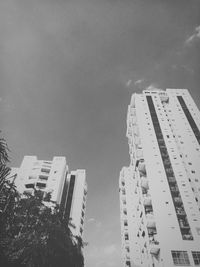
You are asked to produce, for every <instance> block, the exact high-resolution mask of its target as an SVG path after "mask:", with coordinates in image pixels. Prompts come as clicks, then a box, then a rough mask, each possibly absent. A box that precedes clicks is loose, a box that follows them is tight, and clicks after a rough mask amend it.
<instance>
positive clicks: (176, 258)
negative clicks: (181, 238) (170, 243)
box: [172, 250, 190, 266]
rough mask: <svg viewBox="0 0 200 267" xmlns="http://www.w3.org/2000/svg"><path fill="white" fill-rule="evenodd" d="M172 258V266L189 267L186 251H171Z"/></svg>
mask: <svg viewBox="0 0 200 267" xmlns="http://www.w3.org/2000/svg"><path fill="white" fill-rule="evenodd" d="M172 258H173V262H174V265H183V266H189V265H190V261H189V258H188V254H187V251H177V250H173V251H172Z"/></svg>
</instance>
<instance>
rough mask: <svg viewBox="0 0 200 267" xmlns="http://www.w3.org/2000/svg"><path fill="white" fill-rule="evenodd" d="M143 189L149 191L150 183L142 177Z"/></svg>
mask: <svg viewBox="0 0 200 267" xmlns="http://www.w3.org/2000/svg"><path fill="white" fill-rule="evenodd" d="M141 187H142V188H145V189H147V190H148V189H149V183H148V180H147V178H146V177H144V176H142V177H141Z"/></svg>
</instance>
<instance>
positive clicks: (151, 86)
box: [146, 83, 162, 91]
mask: <svg viewBox="0 0 200 267" xmlns="http://www.w3.org/2000/svg"><path fill="white" fill-rule="evenodd" d="M146 90H149V91H153V90H162V89H160V88H158V86H157V84H153V83H152V84H150V85H149V86H148V87H147V88H146Z"/></svg>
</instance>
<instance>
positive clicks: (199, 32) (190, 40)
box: [185, 25, 200, 45]
mask: <svg viewBox="0 0 200 267" xmlns="http://www.w3.org/2000/svg"><path fill="white" fill-rule="evenodd" d="M198 39H200V25H199V26H197V27H196V28H195V31H194V33H193V34H192V35H191V36H189V37H188V38H187V39H186V40H185V44H186V45H190V44H192V43H193V42H194V41H196V40H198Z"/></svg>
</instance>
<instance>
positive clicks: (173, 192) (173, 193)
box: [170, 186, 179, 196]
mask: <svg viewBox="0 0 200 267" xmlns="http://www.w3.org/2000/svg"><path fill="white" fill-rule="evenodd" d="M170 191H171V192H172V195H174V196H178V195H179V189H178V186H170Z"/></svg>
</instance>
